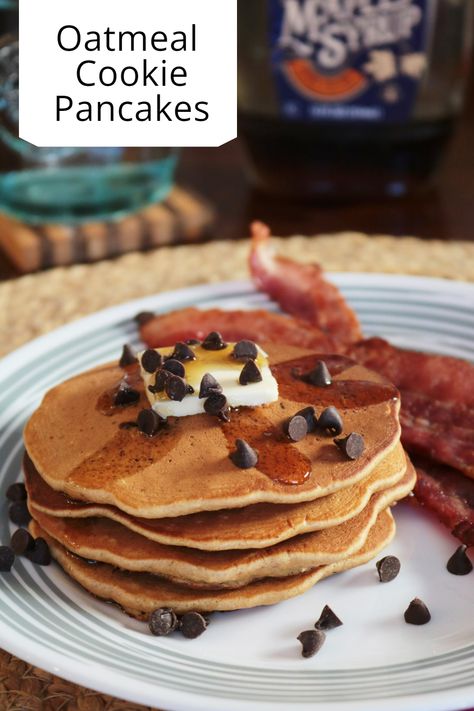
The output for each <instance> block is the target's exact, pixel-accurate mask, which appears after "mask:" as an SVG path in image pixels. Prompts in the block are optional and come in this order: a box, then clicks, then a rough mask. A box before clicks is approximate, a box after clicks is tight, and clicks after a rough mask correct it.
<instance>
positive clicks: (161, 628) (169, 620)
mask: <svg viewBox="0 0 474 711" xmlns="http://www.w3.org/2000/svg"><path fill="white" fill-rule="evenodd" d="M148 626H149V628H150V632H151V633H152V634H154V635H155V636H156V637H164V636H166V635H168V634H170V633H171V632H174V630H175V629H176V628H177V627H178V617H177V615H176V613H175V612H174V610H172V609H171V607H159V608H158V609H157V610H153V612H152V613H151V615H150V619H149V620H148Z"/></svg>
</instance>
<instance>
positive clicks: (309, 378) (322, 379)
mask: <svg viewBox="0 0 474 711" xmlns="http://www.w3.org/2000/svg"><path fill="white" fill-rule="evenodd" d="M301 379H302V380H304V381H305V382H306V383H310V384H311V385H315V386H316V387H318V388H327V387H328V385H332V378H331V373H330V372H329V370H328V367H327V365H326V363H325V362H324V361H323V360H318V362H317V363H316V365H315V367H314V368H313V370H311V371H310V372H309V373H305V374H304V375H302V376H301Z"/></svg>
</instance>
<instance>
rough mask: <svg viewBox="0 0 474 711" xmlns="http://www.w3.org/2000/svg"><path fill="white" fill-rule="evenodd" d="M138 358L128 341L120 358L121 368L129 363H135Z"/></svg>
mask: <svg viewBox="0 0 474 711" xmlns="http://www.w3.org/2000/svg"><path fill="white" fill-rule="evenodd" d="M137 360H138V359H137V356H136V354H135V351H134V350H133V348H132V347H131V346H130V345H129V344H128V343H126V344H125V345H124V347H123V349H122V355H121V356H120V360H119V366H120V368H126V367H127V365H133V364H134V363H136V362H137Z"/></svg>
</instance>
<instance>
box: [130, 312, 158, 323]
mask: <svg viewBox="0 0 474 711" xmlns="http://www.w3.org/2000/svg"><path fill="white" fill-rule="evenodd" d="M154 318H155V314H154V313H153V312H152V311H140V313H138V314H137V315H136V316H135V317H134V321H135V322H136V323H137V324H138V325H139V326H144V325H145V324H146V323H148V321H152V320H153V319H154Z"/></svg>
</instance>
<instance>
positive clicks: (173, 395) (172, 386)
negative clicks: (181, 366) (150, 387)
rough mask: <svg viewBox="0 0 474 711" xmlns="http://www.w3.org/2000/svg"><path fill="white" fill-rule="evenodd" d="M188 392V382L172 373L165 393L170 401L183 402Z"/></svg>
mask: <svg viewBox="0 0 474 711" xmlns="http://www.w3.org/2000/svg"><path fill="white" fill-rule="evenodd" d="M188 392H189V390H188V385H187V383H186V381H185V380H184V379H183V378H180V377H179V375H173V374H172V373H170V376H169V378H168V380H167V381H166V385H165V393H166V394H167V396H168V397H169V399H170V400H174V401H175V402H181V400H184V398H185V397H186V395H187V394H188Z"/></svg>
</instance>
